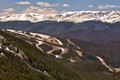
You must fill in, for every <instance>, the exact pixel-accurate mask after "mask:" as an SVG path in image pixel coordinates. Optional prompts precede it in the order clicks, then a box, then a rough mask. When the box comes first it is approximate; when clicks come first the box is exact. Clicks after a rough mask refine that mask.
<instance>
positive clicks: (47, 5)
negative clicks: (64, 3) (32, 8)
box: [37, 2, 59, 7]
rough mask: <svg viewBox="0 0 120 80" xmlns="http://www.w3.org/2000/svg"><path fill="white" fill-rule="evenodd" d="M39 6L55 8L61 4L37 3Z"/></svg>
mask: <svg viewBox="0 0 120 80" xmlns="http://www.w3.org/2000/svg"><path fill="white" fill-rule="evenodd" d="M37 5H40V6H42V7H55V6H59V3H56V4H50V3H48V2H37Z"/></svg>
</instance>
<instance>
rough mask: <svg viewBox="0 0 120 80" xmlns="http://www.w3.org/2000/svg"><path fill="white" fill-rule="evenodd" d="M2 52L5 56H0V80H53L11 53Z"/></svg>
mask: <svg viewBox="0 0 120 80" xmlns="http://www.w3.org/2000/svg"><path fill="white" fill-rule="evenodd" d="M4 54H5V57H0V80H53V79H52V78H50V77H47V76H45V75H44V74H42V73H39V72H36V71H34V70H32V69H30V68H29V67H28V66H27V65H26V64H25V63H24V61H23V60H21V59H20V58H19V57H17V56H14V54H13V53H9V52H4Z"/></svg>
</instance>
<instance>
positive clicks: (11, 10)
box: [3, 8, 15, 12]
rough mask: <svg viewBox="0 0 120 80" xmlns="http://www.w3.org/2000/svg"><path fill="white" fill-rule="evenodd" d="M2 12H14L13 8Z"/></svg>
mask: <svg viewBox="0 0 120 80" xmlns="http://www.w3.org/2000/svg"><path fill="white" fill-rule="evenodd" d="M3 11H4V12H14V11H15V10H14V9H13V8H8V9H4V10H3Z"/></svg>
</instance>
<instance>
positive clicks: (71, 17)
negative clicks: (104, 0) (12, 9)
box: [0, 11, 120, 23]
mask: <svg viewBox="0 0 120 80" xmlns="http://www.w3.org/2000/svg"><path fill="white" fill-rule="evenodd" d="M46 20H47V21H57V22H61V21H67V22H74V23H80V22H85V21H102V22H108V23H115V22H119V21H120V11H75V12H65V13H59V14H48V15H47V14H46V15H43V14H38V13H27V14H11V15H8V16H2V17H0V21H31V22H40V21H46Z"/></svg>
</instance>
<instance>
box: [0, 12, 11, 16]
mask: <svg viewBox="0 0 120 80" xmlns="http://www.w3.org/2000/svg"><path fill="white" fill-rule="evenodd" d="M9 14H10V13H9V12H3V13H0V16H5V15H9Z"/></svg>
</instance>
